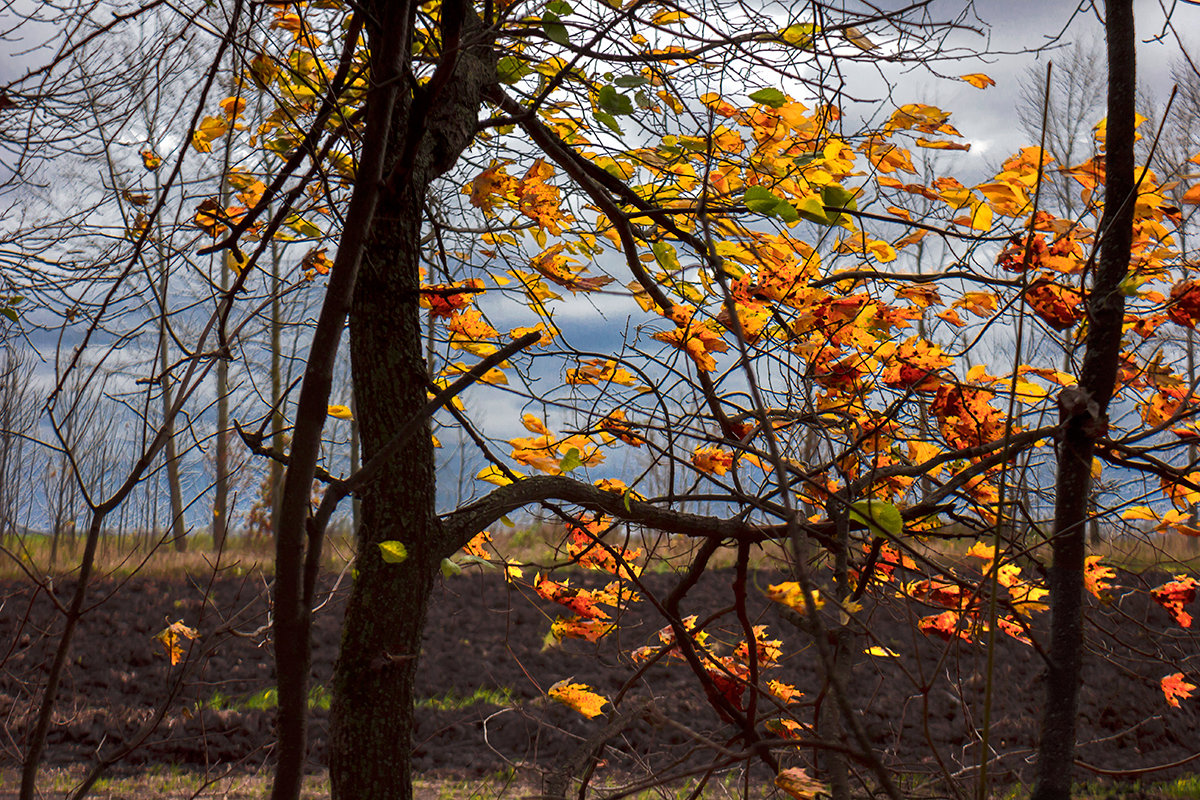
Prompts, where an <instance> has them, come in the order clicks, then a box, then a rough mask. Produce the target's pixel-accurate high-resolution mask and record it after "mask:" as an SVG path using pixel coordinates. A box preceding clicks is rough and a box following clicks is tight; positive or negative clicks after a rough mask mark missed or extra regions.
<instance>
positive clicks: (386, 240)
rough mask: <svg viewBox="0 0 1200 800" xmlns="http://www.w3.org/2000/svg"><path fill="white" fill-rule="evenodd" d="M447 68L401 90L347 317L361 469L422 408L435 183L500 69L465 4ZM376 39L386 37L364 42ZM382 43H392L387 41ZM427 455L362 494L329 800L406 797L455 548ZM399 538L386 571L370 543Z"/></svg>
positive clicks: (450, 10) (422, 442) (446, 11)
mask: <svg viewBox="0 0 1200 800" xmlns="http://www.w3.org/2000/svg"><path fill="white" fill-rule="evenodd" d="M442 23H443V26H444V29H443V41H445V42H447V43H448V45H447V47H446V53H447V55H446V58H447V59H453V60H452V61H449V62H447V63H446V64H444V65H442V66H439V68H438V72H437V73H436V74H435V75H434V77H433V78H432V79H431V80H430V81H429V83H428V84H426V85H425V86H424V87H422V90H421V91H420V92H419V93H418V94H417V95H416V96H415V97H414V96H413V95H412V93H406V92H404V91H402V97H401V100H400V102H399V103H398V104H397V106H396V110H395V115H394V117H393V122H392V136H391V138H390V141H389V148H388V149H389V152H388V158H387V159H386V160H385V165H386V168H385V174H386V175H388V176H389V178H388V180H387V181H386V186H385V189H384V191H383V194H382V197H381V199H380V202H379V206H378V208H377V210H376V214H375V217H374V221H373V223H372V226H371V229H370V235H369V237H368V241H367V245H366V249H365V250H364V253H363V261H362V266H361V268H360V273H359V277H358V281H357V283H356V286H355V291H354V296H353V300H352V303H351V307H350V357H351V365H352V368H353V375H354V401H355V413H356V419H357V421H358V425H359V433H360V436H361V447H362V458H363V461H364V462H367V461H370V459H371V458H372V456H374V455H375V453H376V452H378V451H379V450H380V448H382V447H383V445H384V444H385V443H386V442H388V441H389V440H390V439H392V437H394V436H395V435H396V434H397V433H398V432H399V431H400V429H401V427H402V426H404V425H405V423H408V422H409V421H410V420H412V419H413V418H415V417H417V416H419V415H420V414H422V413H423V411H422V407H423V406H424V405H425V403H426V401H427V399H428V393H427V390H426V387H427V385H428V372H427V366H426V362H425V352H424V342H423V334H422V328H421V317H420V313H419V305H418V299H419V294H418V289H419V288H420V278H419V273H418V266H419V255H420V247H421V245H420V240H421V221H422V218H423V208H424V205H425V199H426V195H427V192H428V189H429V186H430V183H431V182H432V181H433V180H434V179H435V178H437V177H438V176H439V175H441V174H442V173H444V172H445V171H446V170H447V169H449V168H450V167H451V166H452V165H453V164H454V163H455V161H457V159H458V157H459V155H460V154H461V153H462V151H463V150H464V149H465V148H466V147H467V145H468V144H470V142H471V140H472V138H473V137H474V133H475V125H476V121H477V119H478V116H479V111H480V108H481V106H482V99H481V98H482V92H483V89H484V87H485V86H486V85H488V84H490V83H492V82H494V80H495V74H496V73H495V60H494V58H495V57H494V55H493V53H492V51H491V46H490V43H489V42H488V41H487V39H486V33H485V31H484V30H483V26H482V25H480V24H479V22H478V20H476V19H475V18H474V17H473V14H472V12H471V11H470V9H469V6H467V5H465V4H463V3H446V4H444V5H443V7H442ZM371 33H372V35H381V34H380V32H378V31H371ZM382 35H394V33H393V32H392V31H384V32H382ZM435 498H436V483H435V475H434V454H433V446H432V441H431V438H430V436H429V435H428V434H424V435H420V434H419V435H417V436H416V437H414V438H413V439H412V440H411V444H410V445H408V446H407V447H406V448H405V452H404V455H403V457H402V458H398V459H393V460H391V461H390V462H388V463H387V464H385V466H384V467H383V470H382V473H381V474H379V475H378V477H377V478H376V479H374V480H373V481H372V482H371V484H370V485H369V487H368V488H367V489H366V490H365V492H364V495H363V497H362V507H361V508H362V511H361V523H360V524H361V528H360V534H359V538H358V555H357V560H356V567H357V570H358V574H357V576H356V578H355V581H354V586H353V589H352V590H351V595H350V600H349V604H348V606H347V609H346V619H345V623H344V626H343V638H342V647H341V651H340V653H339V656H338V660H337V665H336V667H335V674H334V680H333V708H332V712H331V718H330V779H331V784H332V790H333V797H334V798H355V800H369V798H388V800H398V799H400V798H403V799H407V798H411V797H412V753H411V751H412V727H413V714H414V711H413V696H412V692H413V676H414V674H415V671H416V667H417V659H418V656H419V654H420V647H421V633H422V630H423V629H424V625H425V612H426V608H427V606H428V602H429V595H430V591H431V590H432V588H433V584H434V580H435V578H436V576H437V575H438V565H439V564H440V562H441V559H442V558H443V557H445V556H447V555H450V554H451V553H452V552H453V551H454V550H455V549H457V548H458V547H459V546H461V544H462V542H455V541H448V540H447V539H446V537H445V536H443V535H442V531H441V528H440V526H439V524H438V520H437V516H436V513H435V511H436V509H435ZM383 541H400V542H402V543H403V544H404V546H405V548H406V549H407V551H408V558H407V559H406V560H405V561H404V562H402V563H400V564H387V563H385V562H384V561H383V560H382V558H381V556H380V551H379V548H378V547H377V546H376V545H377V544H378V543H379V542H383Z"/></svg>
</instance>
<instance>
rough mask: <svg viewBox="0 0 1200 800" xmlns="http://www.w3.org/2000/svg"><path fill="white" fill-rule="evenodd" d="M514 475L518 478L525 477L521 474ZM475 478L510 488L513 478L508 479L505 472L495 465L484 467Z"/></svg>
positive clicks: (515, 473)
mask: <svg viewBox="0 0 1200 800" xmlns="http://www.w3.org/2000/svg"><path fill="white" fill-rule="evenodd" d="M510 471H511V470H510ZM513 474H514V475H516V476H517V477H518V478H520V477H523V476H522V475H521V473H519V472H513ZM475 477H476V478H478V479H479V480H481V481H487V482H488V483H494V484H496V485H497V486H508V485H509V484H510V483H512V478H510V477H508V475H506V474H505V473H504V471H503V470H501V469H500V468H499V467H497V466H496V465H495V464H491V465H489V466H486V467H484V468H483V469H482V470H480V471H479V474H478V475H476V476H475Z"/></svg>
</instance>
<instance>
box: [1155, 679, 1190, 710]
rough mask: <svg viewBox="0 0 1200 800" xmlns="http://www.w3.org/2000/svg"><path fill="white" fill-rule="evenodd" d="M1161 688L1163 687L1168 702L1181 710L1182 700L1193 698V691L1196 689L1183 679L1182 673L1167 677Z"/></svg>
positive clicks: (1163, 680)
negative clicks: (1180, 702) (1180, 703)
mask: <svg viewBox="0 0 1200 800" xmlns="http://www.w3.org/2000/svg"><path fill="white" fill-rule="evenodd" d="M1159 686H1161V687H1162V691H1163V695H1164V696H1165V697H1166V698H1167V702H1168V703H1170V704H1171V705H1173V706H1175V707H1176V708H1179V707H1180V706H1179V701H1180V699H1183V700H1186V699H1188V698H1189V697H1191V696H1192V691H1193V690H1194V689H1195V688H1196V686H1195V685H1194V684H1191V683H1188V682H1187V681H1185V680H1184V679H1183V673H1182V672H1176V673H1175V674H1174V675H1166V676H1164V677H1163V679H1162V680H1161V681H1159Z"/></svg>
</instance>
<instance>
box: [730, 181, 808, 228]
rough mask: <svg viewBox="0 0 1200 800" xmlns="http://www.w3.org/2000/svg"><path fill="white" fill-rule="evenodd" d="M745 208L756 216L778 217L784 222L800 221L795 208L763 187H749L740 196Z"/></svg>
mask: <svg viewBox="0 0 1200 800" xmlns="http://www.w3.org/2000/svg"><path fill="white" fill-rule="evenodd" d="M742 202H743V203H745V204H746V208H748V209H750V210H751V211H753V212H755V213H757V214H765V215H767V216H770V217H779V218H780V219H782V220H783V221H784V222H795V221H796V220H798V219H800V215H799V214H798V213H797V212H796V209H795V207H794V206H793V205H792V204H791V203H789V202H788V201H787V200H784V199H783V198H782V197H780V196H779V195H777V194H775V193H774V192H772V191H771V190H770V189H768V188H766V187H765V186H751V187H750V188H748V189H746V193H745V194H744V195H742Z"/></svg>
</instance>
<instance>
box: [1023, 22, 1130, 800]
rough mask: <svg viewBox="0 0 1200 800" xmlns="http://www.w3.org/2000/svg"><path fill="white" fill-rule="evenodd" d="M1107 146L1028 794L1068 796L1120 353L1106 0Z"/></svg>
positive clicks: (1119, 79)
mask: <svg viewBox="0 0 1200 800" xmlns="http://www.w3.org/2000/svg"><path fill="white" fill-rule="evenodd" d="M1105 14H1106V20H1105V25H1106V30H1107V35H1108V142H1107V145H1108V152H1107V156H1106V167H1107V182H1106V187H1105V195H1104V197H1105V200H1104V217H1103V219H1102V221H1101V225H1100V230H1101V236H1102V241H1101V246H1100V259H1099V263H1098V265H1097V267H1096V274H1095V279H1094V281H1093V285H1092V292H1091V295H1090V297H1089V299H1088V317H1089V326H1088V334H1087V342H1086V348H1087V350H1086V352H1085V354H1084V357H1083V367H1082V369H1081V370H1080V375H1079V385H1078V387H1076V388H1073V389H1068V390H1064V392H1063V393H1062V395H1061V396H1060V398H1059V406H1060V413H1061V419H1062V423H1063V434H1062V441H1061V443H1060V444H1059V450H1058V463H1059V466H1058V484H1057V488H1056V496H1055V514H1054V539H1053V541H1052V547H1053V556H1054V561H1053V564H1052V565H1051V567H1050V571H1049V580H1048V584H1049V588H1050V599H1051V605H1052V610H1051V622H1050V647H1049V659H1050V665H1049V670H1048V673H1047V677H1046V705H1045V711H1044V716H1043V718H1042V735H1041V743H1040V747H1039V750H1038V775H1037V786H1036V788H1035V790H1034V793H1033V798H1032V800H1068V798H1070V796H1071V778H1072V773H1073V772H1074V762H1075V715H1076V709H1077V704H1078V694H1079V678H1080V671H1081V667H1082V656H1083V567H1084V556H1085V552H1086V547H1085V544H1086V542H1085V538H1084V537H1085V533H1086V522H1087V517H1088V497H1089V494H1090V489H1091V486H1090V484H1091V474H1092V458H1093V451H1094V449H1095V443H1096V440H1097V438H1099V437H1100V436H1103V435H1104V433H1105V426H1106V421H1107V416H1106V412H1107V409H1108V403H1109V400H1110V399H1111V397H1112V393H1113V388H1114V386H1115V385H1116V370H1117V364H1118V360H1119V359H1118V356H1119V353H1120V349H1121V332H1122V330H1121V329H1122V323H1123V321H1124V314H1125V296H1124V294H1123V293H1122V292H1121V290H1120V284H1121V281H1122V280H1124V278H1125V276H1126V274H1127V272H1128V270H1129V255H1130V246H1131V241H1132V229H1133V210H1134V202H1133V196H1132V195H1133V193H1134V191H1135V190H1136V187H1135V184H1134V175H1133V142H1134V95H1135V88H1136V74H1135V59H1134V50H1135V46H1134V27H1133V0H1109V2H1108V5H1107V8H1106V11H1105Z"/></svg>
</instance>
